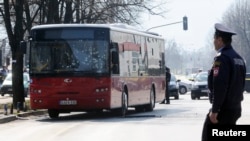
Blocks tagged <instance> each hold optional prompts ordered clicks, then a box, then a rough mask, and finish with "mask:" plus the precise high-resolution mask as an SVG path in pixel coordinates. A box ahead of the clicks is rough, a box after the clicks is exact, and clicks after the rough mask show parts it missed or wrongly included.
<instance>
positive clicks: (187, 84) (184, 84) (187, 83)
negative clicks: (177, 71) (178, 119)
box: [179, 79, 193, 94]
mask: <svg viewBox="0 0 250 141" xmlns="http://www.w3.org/2000/svg"><path fill="white" fill-rule="evenodd" d="M192 83H193V81H191V80H188V79H181V80H180V82H179V93H180V94H186V93H187V92H189V91H191V87H192Z"/></svg>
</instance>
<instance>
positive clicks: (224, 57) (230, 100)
mask: <svg viewBox="0 0 250 141" xmlns="http://www.w3.org/2000/svg"><path fill="white" fill-rule="evenodd" d="M245 76H246V67H245V62H244V60H243V59H242V58H241V57H240V55H238V54H237V53H236V52H235V50H234V49H233V48H232V46H226V47H224V48H223V49H222V50H221V52H220V53H218V54H217V56H216V57H215V58H214V64H213V67H212V69H211V70H210V73H209V76H208V88H209V90H210V92H211V99H212V100H211V101H212V112H219V111H220V110H224V109H236V108H241V101H242V100H243V92H244V85H245Z"/></svg>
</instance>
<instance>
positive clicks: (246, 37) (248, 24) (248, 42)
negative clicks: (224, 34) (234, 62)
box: [223, 0, 250, 70]
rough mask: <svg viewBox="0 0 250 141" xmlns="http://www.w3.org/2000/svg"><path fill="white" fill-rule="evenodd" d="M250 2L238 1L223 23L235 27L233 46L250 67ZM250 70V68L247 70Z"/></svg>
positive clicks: (246, 0) (226, 14)
mask: <svg viewBox="0 0 250 141" xmlns="http://www.w3.org/2000/svg"><path fill="white" fill-rule="evenodd" d="M249 13H250V2H249V1H248V0H238V1H236V2H235V3H233V4H232V6H231V7H230V9H228V10H227V12H226V13H225V15H224V17H223V22H224V23H225V24H226V25H228V26H229V27H233V28H234V30H235V31H236V32H237V35H236V36H234V37H233V39H234V40H233V41H234V42H233V46H234V49H235V50H237V51H238V52H239V53H240V54H241V55H242V56H243V57H244V59H245V60H246V64H247V66H250V56H249V54H248V53H249V51H250V15H249ZM247 69H248V70H250V67H248V68H247Z"/></svg>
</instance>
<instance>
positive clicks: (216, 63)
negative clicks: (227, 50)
mask: <svg viewBox="0 0 250 141" xmlns="http://www.w3.org/2000/svg"><path fill="white" fill-rule="evenodd" d="M220 64H221V62H219V61H215V62H214V65H213V66H214V67H215V66H220Z"/></svg>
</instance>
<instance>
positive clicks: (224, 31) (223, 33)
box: [214, 23, 236, 37]
mask: <svg viewBox="0 0 250 141" xmlns="http://www.w3.org/2000/svg"><path fill="white" fill-rule="evenodd" d="M214 27H215V35H216V36H220V37H231V36H232V35H236V32H234V31H233V30H232V29H230V28H228V27H226V26H224V25H222V24H220V23H216V24H215V25H214Z"/></svg>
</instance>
